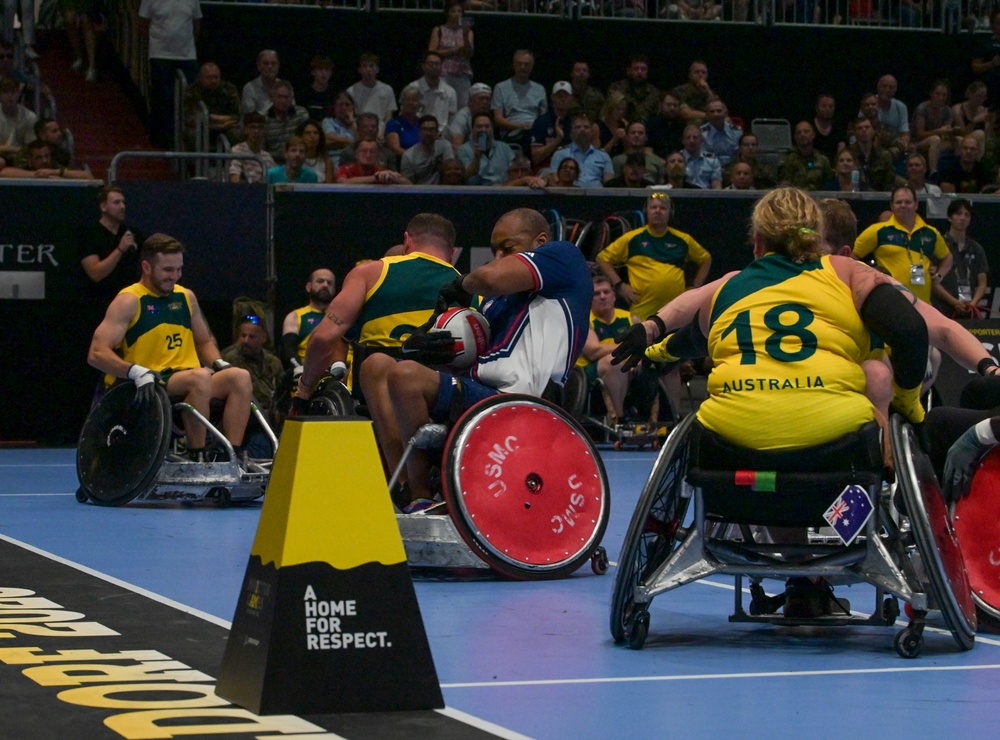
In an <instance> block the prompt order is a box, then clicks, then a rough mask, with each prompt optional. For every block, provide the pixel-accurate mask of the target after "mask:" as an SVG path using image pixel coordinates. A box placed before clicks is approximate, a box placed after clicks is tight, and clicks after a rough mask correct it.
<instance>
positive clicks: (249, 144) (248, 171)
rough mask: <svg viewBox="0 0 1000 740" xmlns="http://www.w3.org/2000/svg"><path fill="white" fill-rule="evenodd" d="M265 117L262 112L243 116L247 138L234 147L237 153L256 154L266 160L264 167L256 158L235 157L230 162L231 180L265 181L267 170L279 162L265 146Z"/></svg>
mask: <svg viewBox="0 0 1000 740" xmlns="http://www.w3.org/2000/svg"><path fill="white" fill-rule="evenodd" d="M264 131H265V118H264V116H262V115H261V114H260V113H247V114H246V115H245V116H244V117H243V132H244V134H246V139H245V140H244V141H241V142H240V143H239V144H236V145H235V146H234V147H233V152H236V153H241V154H245V153H251V154H256V155H257V156H258V157H260V158H261V160H262V161H263V162H264V166H263V168H262V167H261V165H260V162H258V161H257V160H255V159H233V160H231V161H230V163H229V181H230V182H264V181H265V180H266V179H267V174H266V173H267V171H268V170H270V169H271V168H272V167H276V166H277V163H276V162H275V161H274V157H272V156H271V153H270V152H269V151H267V150H266V149H265V148H264Z"/></svg>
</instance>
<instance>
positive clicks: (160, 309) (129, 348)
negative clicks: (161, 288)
mask: <svg viewBox="0 0 1000 740" xmlns="http://www.w3.org/2000/svg"><path fill="white" fill-rule="evenodd" d="M122 293H131V294H132V295H134V296H135V297H136V298H138V299H139V308H138V310H137V311H136V313H135V316H134V317H133V318H132V321H131V322H130V323H129V325H128V329H127V330H126V331H125V339H124V340H123V341H122V343H121V346H120V347H119V349H120V350H121V353H122V357H123V358H124V359H125V361H126V362H132V363H135V364H138V365H142V366H143V367H148V368H149V369H150V370H156V371H157V372H159V371H161V370H166V369H168V368H169V369H171V370H190V369H191V368H195V367H201V361H200V360H199V359H198V352H197V349H196V348H195V346H194V333H193V332H192V331H191V298H190V293H189V291H188V290H187V288H182V287H181V286H179V285H175V286H174V291H173V293H171V294H170V295H167V296H162V297H161V296H158V295H155V294H154V293H152V292H151V291H149V290H148V289H146V288H145V287H143V285H142V284H141V283H133V284H132V285H130V286H128V287H127V288H124V289H123V290H122Z"/></svg>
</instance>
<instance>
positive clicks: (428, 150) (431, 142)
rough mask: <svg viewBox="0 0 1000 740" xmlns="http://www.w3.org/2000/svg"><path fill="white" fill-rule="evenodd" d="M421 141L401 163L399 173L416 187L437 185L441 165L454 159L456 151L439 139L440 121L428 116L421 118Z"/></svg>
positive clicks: (407, 151) (410, 149)
mask: <svg viewBox="0 0 1000 740" xmlns="http://www.w3.org/2000/svg"><path fill="white" fill-rule="evenodd" d="M418 123H419V126H420V141H419V142H417V143H416V144H415V145H413V146H411V147H410V148H409V149H407V150H406V152H404V153H403V157H402V159H401V160H400V162H399V171H400V173H402V175H403V177H405V178H406V179H407V180H409V181H410V182H412V183H413V184H414V185H437V184H438V183H440V182H441V163H442V162H444V160H446V159H454V158H455V151H454V150H453V149H452V148H451V144H449V143H448V142H447V141H445V140H444V139H441V138H439V136H438V133H439V129H438V120H437V118H435V117H434V116H432V115H430V114H427V115H423V116H420V119H419V121H418Z"/></svg>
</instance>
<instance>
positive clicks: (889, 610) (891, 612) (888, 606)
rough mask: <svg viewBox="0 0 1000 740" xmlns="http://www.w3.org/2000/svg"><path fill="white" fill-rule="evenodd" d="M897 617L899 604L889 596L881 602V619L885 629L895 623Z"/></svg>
mask: <svg viewBox="0 0 1000 740" xmlns="http://www.w3.org/2000/svg"><path fill="white" fill-rule="evenodd" d="M898 616H899V602H898V601H897V600H896V599H895V598H893V597H892V596H889V597H887V598H886V599H885V601H883V602H882V619H883V620H884V621H885V624H886V626H887V627H892V625H894V624H895V623H896V617H898Z"/></svg>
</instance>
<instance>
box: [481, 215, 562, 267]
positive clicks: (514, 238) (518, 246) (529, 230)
mask: <svg viewBox="0 0 1000 740" xmlns="http://www.w3.org/2000/svg"><path fill="white" fill-rule="evenodd" d="M549 239H550V236H549V222H548V221H546V220H545V217H544V216H543V215H542V214H540V213H539V212H538V211H536V210H534V209H531V208H515V209H514V210H513V211H508V212H507V213H505V214H504V215H502V216H501V217H500V219H499V220H498V221H497V223H496V226H494V227H493V234H492V235H491V237H490V249H492V250H493V256H494V258H496V259H499V258H501V257H506V256H507V255H510V254H518V253H519V252H529V251H531V250H532V249H536V248H537V247H540V246H541V245H542V244H545V242H547V241H549Z"/></svg>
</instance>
